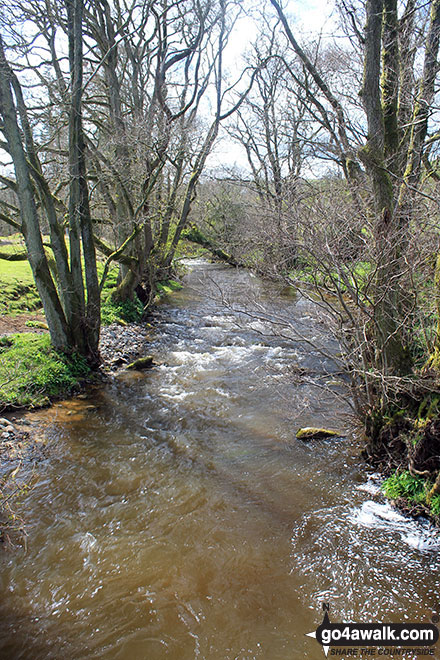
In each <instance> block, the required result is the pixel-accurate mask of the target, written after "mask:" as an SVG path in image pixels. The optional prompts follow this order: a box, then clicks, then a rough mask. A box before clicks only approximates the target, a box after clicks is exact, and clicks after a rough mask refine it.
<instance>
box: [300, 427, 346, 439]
mask: <svg viewBox="0 0 440 660" xmlns="http://www.w3.org/2000/svg"><path fill="white" fill-rule="evenodd" d="M296 437H297V439H298V440H318V439H320V438H338V437H341V433H340V432H339V431H331V430H329V429H321V428H315V427H314V426H306V427H304V428H302V429H298V431H297V432H296Z"/></svg>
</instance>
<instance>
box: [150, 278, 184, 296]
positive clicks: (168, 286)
mask: <svg viewBox="0 0 440 660" xmlns="http://www.w3.org/2000/svg"><path fill="white" fill-rule="evenodd" d="M181 288H182V285H181V284H180V282H176V280H165V281H164V282H157V284H156V289H157V292H158V294H159V296H165V295H168V294H170V293H173V291H179V289H181Z"/></svg>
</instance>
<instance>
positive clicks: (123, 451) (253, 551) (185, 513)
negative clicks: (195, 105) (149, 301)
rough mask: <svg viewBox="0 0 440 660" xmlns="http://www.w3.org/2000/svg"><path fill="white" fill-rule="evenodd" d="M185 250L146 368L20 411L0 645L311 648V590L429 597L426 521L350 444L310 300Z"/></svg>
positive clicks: (438, 577)
mask: <svg viewBox="0 0 440 660" xmlns="http://www.w3.org/2000/svg"><path fill="white" fill-rule="evenodd" d="M188 267H189V273H188V275H187V276H186V278H185V287H184V288H183V289H182V290H181V291H179V292H176V293H175V294H173V295H172V296H171V297H170V298H168V299H167V300H165V301H164V302H162V303H161V304H160V305H159V307H158V309H157V312H156V315H155V322H154V323H153V326H152V327H151V328H148V332H149V334H151V338H152V339H151V354H152V355H153V356H154V359H155V362H156V366H155V367H154V368H153V369H152V370H150V371H145V372H128V371H127V372H120V373H119V374H118V375H117V376H116V377H115V378H112V379H110V380H109V382H108V383H106V384H105V385H103V386H100V387H94V388H93V389H91V390H90V391H89V392H88V394H87V397H86V398H81V397H78V398H74V399H73V400H71V401H66V402H60V403H58V404H56V405H55V406H53V407H52V408H51V409H50V410H45V411H40V412H38V413H33V414H32V418H33V419H35V418H37V419H38V420H39V423H40V425H41V427H42V428H43V429H44V433H45V436H46V438H47V442H48V448H49V449H50V451H49V454H48V456H49V457H48V458H47V459H46V460H44V461H42V462H41V463H40V464H39V465H38V467H37V468H36V469H35V470H33V471H31V469H30V468H29V475H28V480H29V482H30V483H32V484H33V488H32V489H31V490H30V491H29V493H28V494H27V495H26V496H25V497H23V498H22V500H21V501H20V503H19V505H18V509H19V510H18V513H19V514H20V515H21V516H22V517H23V518H24V519H25V521H26V531H27V537H28V541H27V548H26V549H24V548H23V549H20V548H19V549H18V550H15V551H12V552H11V551H10V552H2V554H1V556H0V562H1V578H0V579H1V593H2V596H1V603H0V616H1V621H2V624H1V629H0V658H4V659H5V660H6V659H7V660H16V659H18V658H23V659H26V660H39V659H43V658H53V659H56V660H60V659H63V660H71V659H78V660H80V659H81V660H82V659H88V658H100V659H109V660H110V659H111V660H159V659H162V658H167V659H168V658H170V659H173V660H192V659H201V660H234V659H237V660H252V659H254V658H262V659H264V660H297V659H298V660H299V659H300V658H301V660H302V659H303V658H308V659H311V660H321V659H322V658H324V654H323V651H322V648H321V646H320V645H319V644H318V643H317V642H316V641H315V640H313V639H311V638H310V637H307V636H305V635H306V633H309V632H311V631H314V630H316V627H317V625H319V624H320V623H321V621H322V602H328V603H330V619H331V621H334V622H342V621H356V622H372V621H395V622H399V621H401V622H403V621H413V622H414V621H415V622H421V623H422V622H430V621H431V617H432V616H433V615H434V614H438V615H440V602H439V599H440V594H439V587H440V573H439V570H438V551H439V549H440V535H439V532H438V531H436V530H434V529H433V528H432V527H430V526H429V525H428V523H426V522H423V521H411V520H408V519H406V518H404V517H403V516H401V515H400V514H399V513H398V512H396V511H395V510H393V509H392V508H391V507H390V506H389V505H388V504H386V503H385V501H384V499H383V497H382V495H381V494H380V492H379V489H378V486H377V482H376V480H375V477H374V475H372V474H371V473H370V471H369V470H368V468H367V467H366V466H365V464H364V463H363V462H362V460H361V459H360V457H359V453H360V449H361V446H360V441H359V440H356V438H355V437H354V434H353V433H352V432H351V431H350V429H352V428H353V420H352V419H351V418H350V414H349V413H350V409H349V406H348V404H347V403H345V402H344V401H343V400H342V399H341V398H340V397H339V396H338V395H339V394H340V393H341V392H342V388H341V382H340V381H341V378H340V376H339V375H338V373H337V372H338V368H337V365H336V364H335V362H334V360H333V359H332V355H333V356H334V355H335V354H336V353H337V350H338V347H337V345H336V344H335V343H334V342H333V341H332V340H331V338H329V337H328V336H326V330H325V326H324V325H323V323H322V322H321V319H320V314H319V309H317V307H316V305H314V304H313V303H312V302H310V301H308V300H307V299H306V298H302V297H301V296H295V295H293V294H292V292H290V291H284V292H280V291H279V290H278V288H277V287H276V286H275V285H273V284H270V283H267V282H262V281H261V280H259V279H258V278H257V277H255V276H253V275H252V274H250V273H248V272H246V271H243V270H235V269H233V268H230V267H225V266H221V265H218V264H208V263H206V262H203V261H197V260H192V261H191V262H189V264H188ZM286 320H287V321H288V322H289V323H290V326H289V325H288V324H286V323H285V321H286ZM318 348H320V349H321V350H318ZM326 384H327V388H325V387H323V386H324V385H326ZM332 392H333V394H332ZM301 426H326V427H328V428H333V429H336V430H339V431H341V434H344V435H345V437H341V438H337V439H331V440H317V441H313V442H309V443H305V442H301V441H298V440H296V438H295V432H296V430H297V429H298V428H299V427H301ZM26 469H28V468H26V466H23V467H22V474H23V471H24V476H25V477H26ZM399 657H403V658H410V657H411V658H412V657H414V656H413V655H412V654H408V655H402V656H399Z"/></svg>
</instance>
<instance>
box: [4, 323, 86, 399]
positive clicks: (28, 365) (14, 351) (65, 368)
mask: <svg viewBox="0 0 440 660" xmlns="http://www.w3.org/2000/svg"><path fill="white" fill-rule="evenodd" d="M90 373H91V371H90V367H89V366H88V365H87V362H86V360H85V358H83V357H81V356H79V355H77V354H75V353H73V354H71V355H64V354H61V353H58V352H57V351H56V350H55V349H54V348H53V347H52V346H51V343H50V337H49V335H47V334H43V335H37V334H34V333H22V334H14V335H9V336H7V337H1V338H0V410H5V409H11V408H19V407H23V406H27V407H38V406H43V405H47V404H48V403H49V402H50V400H51V399H53V398H56V397H58V396H61V395H65V394H67V393H69V392H71V391H72V390H74V389H75V387H76V386H77V385H78V384H79V382H80V381H81V380H84V379H85V378H86V377H88V376H89V375H90Z"/></svg>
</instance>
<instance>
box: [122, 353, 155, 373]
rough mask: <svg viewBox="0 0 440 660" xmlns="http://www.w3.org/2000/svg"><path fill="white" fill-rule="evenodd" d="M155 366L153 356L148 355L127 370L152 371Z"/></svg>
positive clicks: (130, 365)
mask: <svg viewBox="0 0 440 660" xmlns="http://www.w3.org/2000/svg"><path fill="white" fill-rule="evenodd" d="M153 365H154V362H153V358H152V356H151V355H146V356H145V357H141V358H138V359H137V360H135V361H134V362H132V363H131V364H129V365H128V366H127V369H136V370H137V371H141V370H142V369H150V368H151V367H152V366H153Z"/></svg>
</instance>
